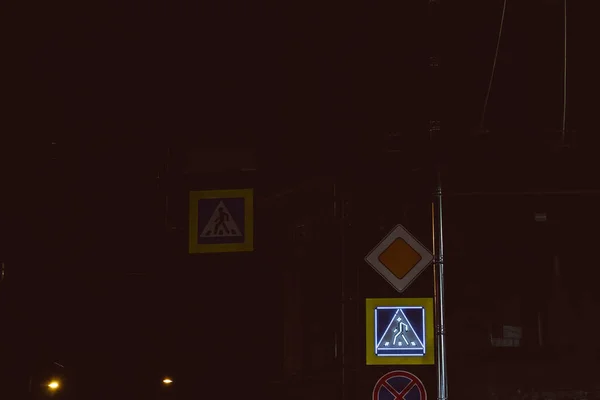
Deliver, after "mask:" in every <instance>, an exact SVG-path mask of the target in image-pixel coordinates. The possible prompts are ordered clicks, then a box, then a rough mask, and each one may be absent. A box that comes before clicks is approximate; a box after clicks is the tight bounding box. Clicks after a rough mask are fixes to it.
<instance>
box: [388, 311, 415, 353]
mask: <svg viewBox="0 0 600 400" xmlns="http://www.w3.org/2000/svg"><path fill="white" fill-rule="evenodd" d="M392 349H406V350H425V346H424V345H423V342H421V339H420V338H419V335H417V334H416V333H415V330H414V329H413V327H412V325H411V324H410V321H409V320H408V318H406V315H405V314H404V311H402V309H401V308H398V309H397V310H396V313H395V314H394V317H393V318H392V320H391V321H390V323H389V325H388V327H387V329H386V331H385V333H384V334H383V336H382V337H381V339H380V340H379V343H377V350H392Z"/></svg>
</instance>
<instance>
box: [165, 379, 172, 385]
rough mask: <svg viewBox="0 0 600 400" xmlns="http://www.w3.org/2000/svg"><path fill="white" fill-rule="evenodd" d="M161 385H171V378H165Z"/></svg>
mask: <svg viewBox="0 0 600 400" xmlns="http://www.w3.org/2000/svg"><path fill="white" fill-rule="evenodd" d="M163 383H164V384H165V385H170V384H171V383H173V380H172V379H171V378H165V379H163Z"/></svg>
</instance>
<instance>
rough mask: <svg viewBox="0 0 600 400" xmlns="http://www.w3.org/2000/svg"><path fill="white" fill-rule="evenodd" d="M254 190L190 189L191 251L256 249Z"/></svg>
mask: <svg viewBox="0 0 600 400" xmlns="http://www.w3.org/2000/svg"><path fill="white" fill-rule="evenodd" d="M253 192H254V191H253V190H252V189H237V190H202V191H191V192H190V204H189V207H190V212H189V253H190V254H198V253H227V252H236V251H253V250H254V204H253V203H254V193H253Z"/></svg>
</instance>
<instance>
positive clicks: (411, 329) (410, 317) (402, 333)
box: [366, 298, 435, 365]
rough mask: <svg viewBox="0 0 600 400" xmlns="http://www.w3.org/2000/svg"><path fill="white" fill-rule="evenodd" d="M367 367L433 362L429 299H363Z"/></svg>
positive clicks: (430, 304) (431, 315)
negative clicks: (364, 301) (364, 306)
mask: <svg viewBox="0 0 600 400" xmlns="http://www.w3.org/2000/svg"><path fill="white" fill-rule="evenodd" d="M366 311H367V315H366V328H367V331H366V339H367V340H366V342H367V343H366V345H367V354H366V361H367V365H402V364H421V365H427V364H433V363H434V348H435V344H434V332H433V325H434V323H433V300H432V299H431V298H395V299H366Z"/></svg>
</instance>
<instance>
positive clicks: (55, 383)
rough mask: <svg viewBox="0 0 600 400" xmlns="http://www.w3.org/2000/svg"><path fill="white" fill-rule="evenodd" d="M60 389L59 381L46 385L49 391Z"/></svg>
mask: <svg viewBox="0 0 600 400" xmlns="http://www.w3.org/2000/svg"><path fill="white" fill-rule="evenodd" d="M59 387H60V382H59V381H56V380H54V381H50V383H48V388H50V390H56V389H58V388H59Z"/></svg>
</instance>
